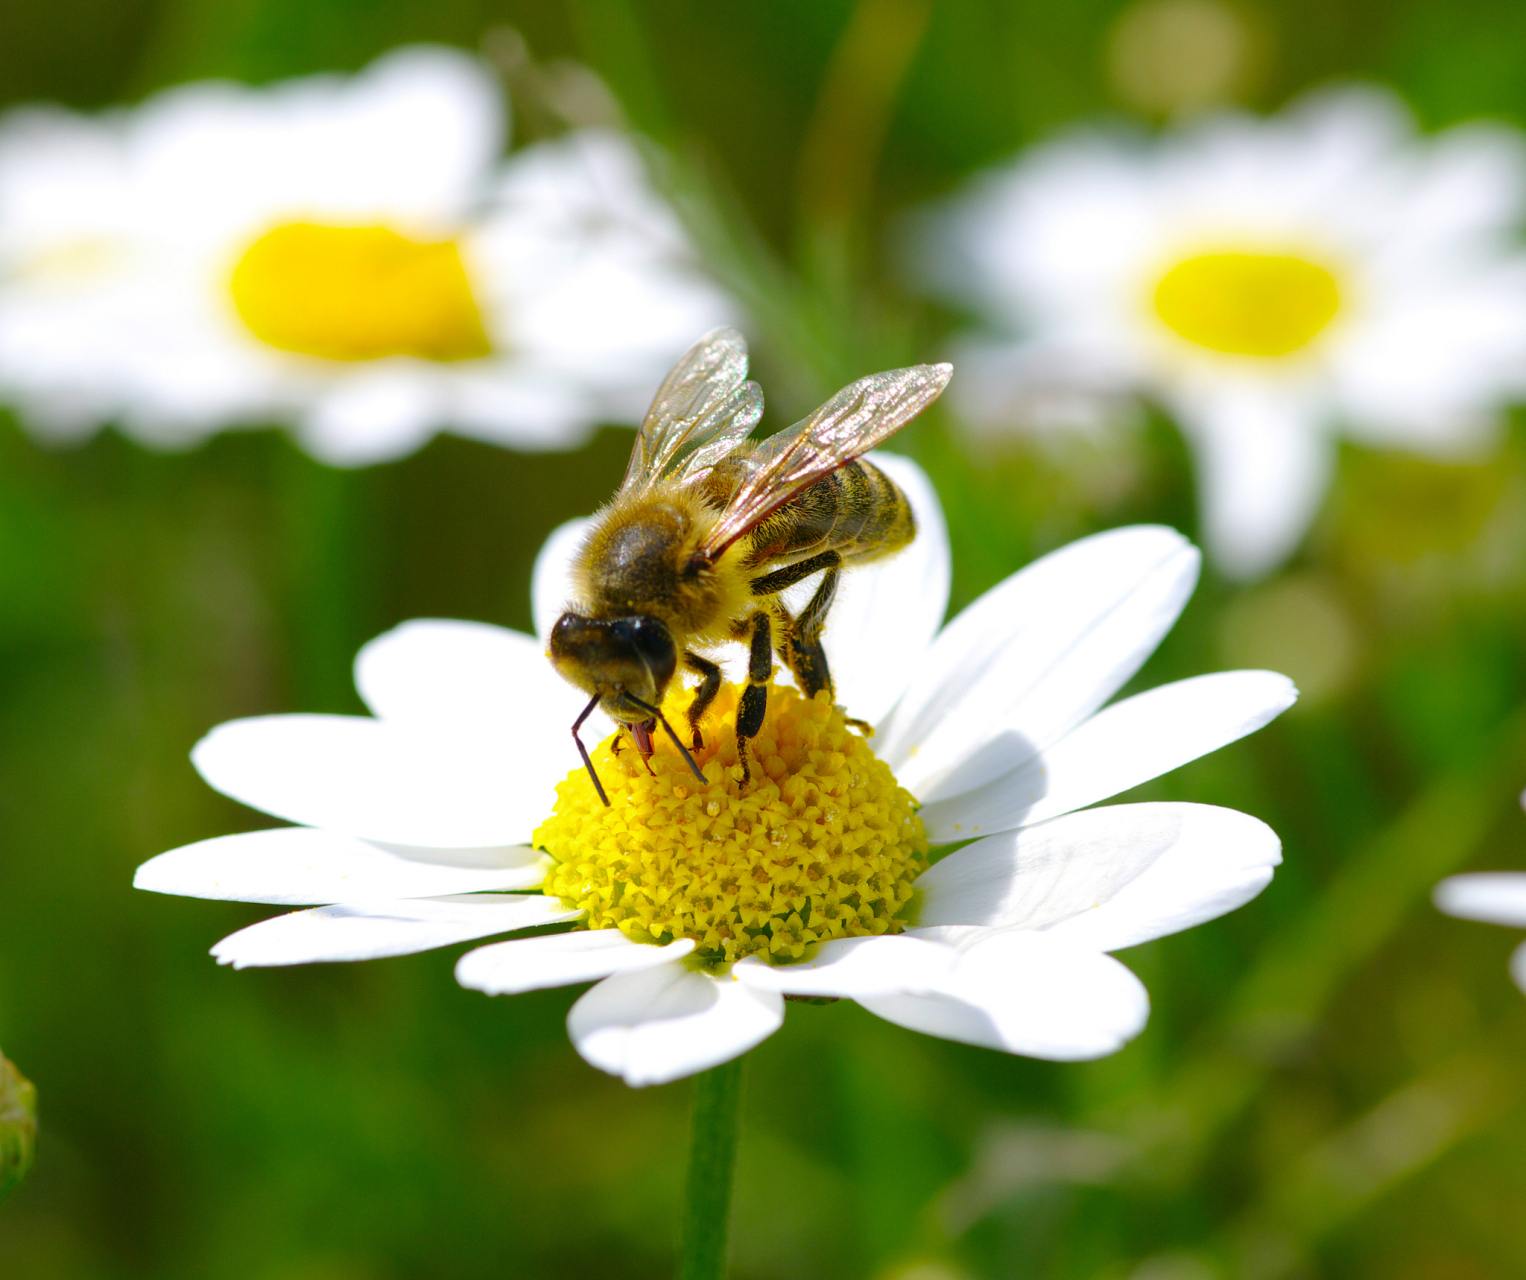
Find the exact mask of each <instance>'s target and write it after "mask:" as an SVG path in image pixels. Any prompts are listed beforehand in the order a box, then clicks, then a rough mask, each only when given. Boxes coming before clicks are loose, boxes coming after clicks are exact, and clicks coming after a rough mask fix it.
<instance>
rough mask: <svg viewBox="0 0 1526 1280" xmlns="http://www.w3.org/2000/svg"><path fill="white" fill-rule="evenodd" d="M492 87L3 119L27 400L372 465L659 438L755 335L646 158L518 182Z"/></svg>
mask: <svg viewBox="0 0 1526 1280" xmlns="http://www.w3.org/2000/svg"><path fill="white" fill-rule="evenodd" d="M504 119H505V109H504V104H503V102H502V101H501V97H500V93H499V90H498V87H497V83H496V81H495V80H494V79H493V78H492V77H491V75H490V73H489V72H488V71H487V69H486V68H485V67H484V66H483V65H482V64H480V63H479V62H478V61H476V60H475V59H473V58H471V57H468V56H467V55H465V54H462V53H457V52H454V51H451V50H448V49H441V48H410V49H403V50H400V51H397V52H395V53H392V54H390V55H388V56H386V57H384V58H382V59H381V60H380V61H378V62H377V63H375V64H374V65H373V66H371V67H370V68H369V69H368V70H366V71H364V72H362V73H360V74H359V75H356V76H352V77H348V78H344V77H333V76H320V77H313V78H310V79H303V80H295V81H288V82H286V83H283V84H277V85H274V86H271V87H268V88H261V89H256V88H247V87H244V86H240V85H234V84H228V83H221V82H211V83H200V84H191V85H185V86H181V87H179V88H175V89H171V90H168V91H166V92H164V93H161V94H159V95H157V96H156V97H153V98H151V99H149V100H148V101H147V102H145V103H143V104H142V105H141V106H139V107H136V108H133V109H130V110H120V111H115V112H110V113H107V114H105V115H103V116H99V117H86V116H80V115H76V114H73V113H70V112H66V111H63V110H58V109H38V108H27V109H23V110H19V111H16V112H13V113H11V114H10V115H9V116H7V117H6V118H5V119H4V120H3V122H0V394H3V395H5V396H8V397H9V398H10V399H12V400H13V401H14V402H16V403H17V404H18V405H19V406H20V407H21V409H22V411H23V414H24V416H25V418H26V420H27V421H28V423H29V424H31V426H32V427H33V429H34V430H36V431H37V432H38V433H39V434H42V435H44V436H51V437H70V436H79V435H83V434H85V433H88V432H89V431H91V430H93V429H94V428H95V427H97V426H99V425H100V424H101V423H103V422H105V421H108V420H120V421H121V423H122V425H123V427H124V429H125V430H127V431H128V432H129V433H131V434H132V435H134V436H135V437H137V438H138V439H140V440H142V441H144V442H145V443H148V444H152V445H158V446H166V447H173V446H183V445H188V444H191V443H194V442H196V441H199V440H201V439H202V438H204V437H205V436H207V435H209V434H211V433H213V432H216V431H218V430H221V429H224V428H227V427H233V426H240V425H246V426H247V425H258V424H261V423H268V422H270V421H287V422H290V423H292V424H293V425H294V426H295V427H296V429H297V432H298V434H299V436H300V438H301V440H302V442H303V443H304V445H305V446H306V447H307V448H308V449H309V450H310V451H311V452H312V453H314V454H315V455H316V456H317V457H319V458H321V459H323V460H325V461H328V462H332V463H336V464H339V465H359V464H364V463H370V462H376V461H381V460H385V459H389V458H395V457H399V456H402V455H404V454H407V453H409V452H412V451H413V450H414V449H416V448H418V447H419V446H420V445H422V444H423V443H424V442H426V441H427V440H428V439H429V438H430V436H431V435H432V434H433V433H434V432H435V431H437V430H440V429H443V428H449V429H451V430H454V431H457V432H460V433H462V434H465V435H470V436H476V437H479V438H482V439H486V440H491V441H495V442H498V443H502V444H511V445H515V446H518V447H522V448H553V447H555V448H560V447H566V446H570V445H572V444H575V443H577V442H578V441H579V440H580V439H582V438H583V437H584V436H585V435H586V434H587V432H588V431H589V430H590V429H591V428H592V427H593V426H595V425H596V424H598V423H601V422H609V421H634V420H636V419H638V418H639V416H640V413H641V410H642V409H643V408H644V407H645V405H644V400H645V396H646V395H647V394H648V393H649V388H650V386H651V384H652V383H653V382H654V381H656V380H657V379H658V378H660V377H661V375H662V374H663V373H664V372H665V371H666V369H667V367H668V366H669V364H671V362H672V361H673V359H674V357H675V356H677V355H678V354H679V353H680V352H681V351H682V350H683V349H684V348H685V347H686V346H687V345H688V341H689V338H690V335H692V334H693V333H694V332H695V331H696V330H702V329H705V328H708V327H710V326H712V325H714V324H716V323H717V322H718V321H721V320H725V319H727V318H729V317H730V315H731V312H732V308H731V306H730V304H729V303H728V302H727V300H726V299H725V298H724V296H723V295H722V294H721V293H720V292H719V291H718V290H717V289H716V288H715V287H713V286H712V285H711V284H709V283H708V282H707V281H705V280H704V279H702V278H701V277H700V276H699V274H698V273H697V271H696V268H695V264H694V257H693V254H692V252H691V250H690V248H689V245H688V243H687V241H686V239H685V236H684V234H683V232H682V230H681V228H680V226H679V224H678V222H677V219H676V218H675V216H674V215H673V213H672V211H671V210H670V209H668V208H667V207H666V206H665V205H664V204H663V203H662V202H661V200H660V199H659V198H658V197H657V196H656V195H655V194H654V192H653V191H652V189H651V187H650V185H649V183H648V181H647V178H646V175H645V172H644V169H643V166H642V164H641V161H640V159H639V157H638V155H637V153H636V151H635V150H634V148H633V147H632V145H631V143H630V142H629V141H628V140H627V139H626V138H625V137H624V136H623V135H621V134H619V133H616V132H613V131H609V130H584V131H580V132H576V133H573V134H570V135H567V136H565V137H563V138H560V139H557V140H554V141H551V142H546V143H541V144H537V145H535V146H532V147H527V148H525V149H523V150H521V151H519V152H516V153H515V154H514V155H512V156H511V157H510V158H509V159H508V160H507V161H506V162H500V160H499V156H500V153H501V151H502V148H503V143H504V137H503V122H504Z"/></svg>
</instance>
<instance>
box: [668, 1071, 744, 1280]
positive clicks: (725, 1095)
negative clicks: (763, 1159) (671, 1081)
mask: <svg viewBox="0 0 1526 1280" xmlns="http://www.w3.org/2000/svg"><path fill="white" fill-rule="evenodd" d="M741 1100H742V1059H741V1058H734V1059H733V1060H732V1061H730V1062H726V1063H722V1064H721V1065H720V1066H718V1067H712V1068H711V1069H710V1070H709V1071H706V1072H704V1073H703V1074H702V1075H699V1076H696V1077H695V1078H694V1123H693V1128H692V1130H691V1132H690V1138H689V1182H688V1186H687V1187H686V1188H685V1191H684V1227H683V1244H682V1247H681V1249H680V1252H679V1262H678V1280H723V1277H724V1276H725V1274H726V1228H727V1226H728V1224H729V1222H730V1219H731V1184H732V1181H733V1178H734V1175H735V1173H736V1158H737V1129H738V1127H739V1126H738V1110H739V1104H740V1103H741Z"/></svg>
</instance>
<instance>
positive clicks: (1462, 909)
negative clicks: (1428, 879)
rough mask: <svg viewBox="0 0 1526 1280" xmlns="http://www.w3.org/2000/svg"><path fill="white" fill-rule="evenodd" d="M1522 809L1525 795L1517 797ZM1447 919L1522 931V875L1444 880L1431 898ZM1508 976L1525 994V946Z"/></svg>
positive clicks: (1525, 879)
mask: <svg viewBox="0 0 1526 1280" xmlns="http://www.w3.org/2000/svg"><path fill="white" fill-rule="evenodd" d="M1521 803H1522V804H1523V805H1526V795H1523V796H1522V797H1521ZM1432 897H1433V899H1434V901H1435V903H1436V906H1437V907H1438V908H1439V909H1440V910H1442V911H1445V912H1446V913H1447V915H1449V916H1458V917H1460V918H1461V919H1463V920H1482V921H1483V922H1484V923H1485V924H1502V925H1507V926H1509V927H1512V928H1516V929H1526V871H1478V872H1472V873H1470V874H1468V875H1461V876H1448V877H1447V878H1446V879H1445V880H1443V881H1442V882H1441V883H1440V884H1438V885H1437V886H1436V892H1435V893H1434V894H1433V895H1432ZM1510 976H1511V977H1512V978H1514V979H1515V985H1516V986H1518V987H1520V989H1521V990H1522V991H1526V942H1523V943H1522V944H1521V945H1520V946H1518V947H1517V948H1516V949H1515V954H1514V955H1512V956H1511V957H1510Z"/></svg>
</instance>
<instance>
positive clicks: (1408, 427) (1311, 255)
mask: <svg viewBox="0 0 1526 1280" xmlns="http://www.w3.org/2000/svg"><path fill="white" fill-rule="evenodd" d="M1523 194H1526V156H1523V149H1522V144H1521V139H1520V136H1519V134H1518V133H1516V132H1515V131H1514V130H1511V129H1507V128H1506V127H1504V126H1500V125H1484V124H1474V125H1467V126H1464V127H1460V128H1455V129H1451V130H1449V131H1447V132H1445V133H1442V134H1440V135H1437V136H1435V137H1432V138H1420V137H1418V136H1416V133H1415V128H1414V122H1413V120H1412V119H1411V117H1410V116H1409V114H1408V112H1407V110H1406V109H1405V107H1404V105H1403V104H1402V103H1401V101H1400V100H1399V99H1398V98H1397V97H1395V96H1394V95H1393V94H1391V93H1388V92H1386V91H1383V90H1379V89H1375V88H1358V89H1347V90H1343V91H1339V92H1326V93H1322V94H1318V95H1315V96H1312V97H1310V98H1307V99H1306V100H1304V101H1302V102H1301V103H1299V104H1296V105H1295V106H1294V107H1292V108H1290V109H1289V110H1288V111H1287V112H1286V113H1284V114H1283V115H1281V116H1278V117H1275V118H1271V119H1260V118H1255V117H1251V116H1248V115H1234V114H1230V115H1222V116H1219V117H1216V118H1213V119H1211V120H1207V121H1204V122H1201V123H1198V124H1195V125H1192V126H1190V127H1185V128H1182V129H1180V130H1177V131H1174V132H1170V133H1167V134H1165V135H1164V136H1162V137H1160V138H1159V139H1157V140H1154V141H1149V140H1146V139H1143V138H1139V137H1127V136H1122V135H1119V134H1108V133H1105V132H1101V131H1097V130H1083V131H1080V132H1075V133H1072V134H1070V135H1068V136H1066V137H1063V138H1061V139H1059V140H1057V141H1055V142H1053V143H1051V144H1049V145H1046V146H1041V147H1039V148H1036V149H1035V150H1033V151H1031V152H1030V153H1028V154H1027V155H1025V156H1023V157H1021V158H1019V159H1018V160H1016V161H1015V162H1013V163H1012V164H1010V165H1009V166H1007V167H1006V168H1004V169H1001V170H998V171H996V172H994V173H992V174H990V175H988V176H986V177H985V178H984V179H983V180H982V181H981V182H980V183H979V184H978V186H977V188H976V189H975V191H974V192H973V193H972V194H971V195H970V196H969V197H967V198H966V199H964V200H962V201H960V202H959V203H958V204H957V205H956V206H955V207H954V209H953V210H952V212H950V213H946V214H944V215H942V216H941V217H935V218H934V219H933V220H932V223H931V231H930V238H929V240H928V242H927V252H928V261H929V271H930V274H931V277H932V279H933V281H934V282H935V283H936V284H937V285H938V286H939V287H941V288H944V289H946V290H947V291H948V292H949V293H950V294H951V296H953V297H955V298H957V299H959V300H960V301H961V302H964V303H967V304H972V305H974V306H975V307H976V308H977V309H979V310H980V311H982V312H983V313H984V315H985V317H986V318H987V320H988V321H989V322H990V324H991V325H992V327H993V330H995V331H997V333H998V334H999V335H1001V336H998V337H996V338H990V339H981V340H978V341H972V342H970V343H969V345H968V346H966V347H965V348H964V349H962V350H961V352H960V354H959V357H958V358H959V364H960V379H959V382H957V383H956V384H955V386H954V394H955V395H956V397H961V399H962V408H963V411H964V413H965V414H966V415H967V416H968V417H970V418H971V419H972V420H973V421H975V422H976V423H977V424H980V425H983V426H986V427H994V426H1008V425H1013V424H1014V422H1015V420H1021V419H1025V418H1026V419H1028V420H1029V421H1030V422H1031V421H1032V419H1033V417H1034V416H1035V414H1042V413H1043V412H1044V411H1045V410H1046V409H1057V410H1058V411H1059V412H1061V413H1064V414H1066V415H1067V416H1069V417H1070V418H1075V417H1076V416H1078V414H1079V413H1080V409H1079V406H1078V405H1077V403H1076V399H1077V395H1078V393H1085V394H1089V395H1090V397H1091V399H1092V403H1093V406H1094V408H1095V409H1096V410H1097V412H1098V413H1106V412H1107V408H1106V405H1107V401H1108V400H1109V399H1116V397H1118V396H1120V395H1131V394H1145V395H1149V396H1153V397H1155V398H1157V399H1158V400H1159V401H1160V402H1161V403H1163V404H1164V405H1165V407H1166V408H1167V409H1168V410H1169V411H1170V412H1171V413H1172V414H1173V416H1174V417H1175V418H1176V420H1177V421H1178V422H1179V424H1180V425H1181V427H1182V430H1183V431H1184V432H1185V434H1186V436H1187V439H1188V441H1189V443H1190V445H1191V446H1192V449H1193V452H1194V454H1195V457H1196V461H1197V469H1198V485H1199V490H1200V501H1201V506H1202V512H1203V515H1202V519H1203V528H1204V531H1205V540H1206V542H1207V545H1208V548H1209V551H1210V553H1211V554H1212V555H1213V556H1214V558H1215V560H1216V562H1217V563H1218V564H1220V566H1221V567H1222V568H1223V569H1224V571H1225V572H1226V573H1228V574H1231V575H1233V576H1236V577H1251V576H1254V575H1256V574H1259V573H1262V572H1264V571H1265V570H1267V569H1269V568H1271V567H1273V566H1275V565H1276V564H1277V563H1279V562H1280V561H1281V560H1283V559H1284V558H1285V557H1286V556H1287V555H1289V554H1290V553H1291V552H1292V550H1293V549H1294V548H1295V547H1296V546H1297V544H1298V542H1299V540H1300V539H1301V538H1302V536H1303V534H1304V532H1305V531H1306V529H1307V528H1308V526H1309V523H1310V521H1311V520H1312V518H1313V515H1314V512H1315V510H1316V509H1317V507H1318V504H1319V501H1320V499H1321V497H1322V495H1323V493H1324V490H1325V488H1326V485H1327V484H1328V481H1329V478H1330V472H1331V469H1332V465H1333V461H1334V457H1335V432H1336V430H1341V431H1344V432H1345V433H1346V434H1348V435H1349V436H1351V437H1352V438H1353V439H1357V440H1360V441H1363V442H1365V443H1369V444H1378V445H1385V446H1393V447H1397V448H1404V449H1413V450H1418V451H1421V452H1426V453H1432V454H1439V455H1455V454H1458V453H1462V452H1466V451H1469V450H1473V449H1477V448H1478V447H1479V446H1480V445H1481V444H1484V443H1487V442H1488V441H1489V440H1490V439H1492V437H1493V435H1494V433H1495V431H1496V429H1497V427H1498V424H1499V421H1500V413H1499V408H1500V405H1501V402H1502V401H1504V400H1507V399H1509V398H1510V397H1512V396H1513V395H1515V394H1516V393H1517V392H1518V391H1519V390H1520V389H1521V386H1522V381H1523V372H1526V273H1523V262H1522V259H1521V257H1520V255H1519V254H1518V253H1517V251H1516V245H1515V242H1516V237H1517V234H1518V228H1519V222H1520V217H1521V213H1522V207H1523ZM1082 416H1084V415H1082ZM1093 416H1096V415H1095V414H1094V415H1093Z"/></svg>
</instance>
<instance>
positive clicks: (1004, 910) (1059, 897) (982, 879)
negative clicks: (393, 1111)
mask: <svg viewBox="0 0 1526 1280" xmlns="http://www.w3.org/2000/svg"><path fill="white" fill-rule="evenodd" d="M1184 807H1185V806H1181V805H1168V804H1130V805H1116V806H1112V807H1109V808H1106V809H1089V810H1087V811H1086V812H1084V813H1072V814H1067V815H1066V816H1065V817H1063V818H1056V819H1054V820H1053V821H1051V822H1044V823H1040V824H1039V825H1037V826H1032V827H1024V828H1022V829H1021V830H1018V831H1007V832H1003V833H1002V834H1001V835H995V836H988V837H986V838H985V839H983V840H977V841H975V843H974V844H971V845H966V846H965V847H964V848H963V849H959V850H956V851H955V852H954V853H951V854H949V855H948V857H946V858H944V859H943V860H942V861H941V862H938V863H936V864H935V865H933V866H931V867H929V868H928V869H927V870H926V871H924V872H923V873H922V874H921V875H920V876H919V877H918V878H917V882H916V888H917V889H919V890H921V892H922V894H923V898H922V906H921V909H920V910H919V911H918V912H917V925H918V926H919V927H924V928H925V927H929V926H937V925H981V926H985V927H987V928H1013V929H1037V928H1041V927H1042V926H1044V925H1047V924H1054V923H1055V922H1056V921H1060V920H1064V919H1066V918H1067V917H1068V916H1073V915H1075V914H1077V913H1078V912H1081V911H1086V910H1089V909H1091V908H1094V907H1098V906H1100V905H1101V904H1102V903H1104V902H1106V901H1107V900H1108V899H1109V898H1111V897H1112V896H1113V895H1114V894H1115V893H1117V892H1118V890H1119V889H1121V888H1123V886H1124V885H1126V884H1128V883H1129V881H1131V880H1133V879H1135V878H1136V877H1137V876H1138V875H1139V874H1140V873H1141V872H1142V871H1144V870H1145V868H1147V867H1148V866H1150V865H1151V864H1152V863H1153V862H1154V861H1155V860H1156V859H1157V858H1159V857H1160V856H1161V854H1163V853H1164V852H1165V851H1166V850H1167V849H1169V848H1170V847H1171V845H1172V843H1173V842H1174V841H1175V840H1176V839H1177V838H1178V836H1179V835H1180V834H1181V829H1182V815H1181V814H1180V813H1179V812H1178V810H1179V809H1181V808H1184Z"/></svg>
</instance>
